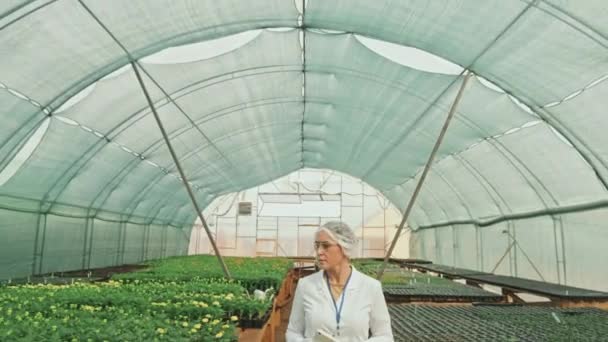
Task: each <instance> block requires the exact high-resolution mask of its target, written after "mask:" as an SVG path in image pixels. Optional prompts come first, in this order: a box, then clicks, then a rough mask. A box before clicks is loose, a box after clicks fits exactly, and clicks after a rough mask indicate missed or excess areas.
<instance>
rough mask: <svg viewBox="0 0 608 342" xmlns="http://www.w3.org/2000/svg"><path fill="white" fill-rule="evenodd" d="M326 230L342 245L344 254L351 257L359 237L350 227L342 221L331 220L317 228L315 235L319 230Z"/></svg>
mask: <svg viewBox="0 0 608 342" xmlns="http://www.w3.org/2000/svg"><path fill="white" fill-rule="evenodd" d="M321 231H324V232H326V233H327V234H328V235H329V236H330V237H331V239H332V240H334V242H336V243H337V244H338V245H340V246H341V247H342V250H343V251H344V254H345V255H346V256H347V257H349V258H350V255H351V252H352V250H353V247H354V246H355V244H356V243H357V237H356V236H355V233H354V232H353V230H352V229H350V227H349V226H348V225H347V224H346V223H343V222H340V221H329V222H327V223H325V224H324V225H322V226H321V228H319V230H317V232H316V233H315V237H316V236H317V235H318V234H319V232H321Z"/></svg>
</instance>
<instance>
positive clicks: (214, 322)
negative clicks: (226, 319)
mask: <svg viewBox="0 0 608 342" xmlns="http://www.w3.org/2000/svg"><path fill="white" fill-rule="evenodd" d="M219 322H220V320H219V319H214V320H213V322H211V324H213V325H216V324H218V323H219Z"/></svg>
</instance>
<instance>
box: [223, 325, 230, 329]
mask: <svg viewBox="0 0 608 342" xmlns="http://www.w3.org/2000/svg"><path fill="white" fill-rule="evenodd" d="M228 328H230V326H229V325H228V324H224V325H222V329H228Z"/></svg>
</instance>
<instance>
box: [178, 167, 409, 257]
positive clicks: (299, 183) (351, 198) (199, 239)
mask: <svg viewBox="0 0 608 342" xmlns="http://www.w3.org/2000/svg"><path fill="white" fill-rule="evenodd" d="M239 203H250V204H251V214H246V215H241V214H239V212H238V207H239ZM205 219H206V220H207V222H208V224H209V225H210V228H211V230H212V234H213V236H214V237H215V239H216V240H217V244H218V247H219V249H220V251H221V253H222V255H238V256H295V257H297V256H302V257H310V256H313V255H314V251H313V248H312V245H313V235H314V232H315V231H316V230H317V229H318V228H319V226H320V225H322V224H324V223H325V222H328V221H333V220H338V221H342V222H345V223H346V224H348V225H349V226H350V227H351V228H352V229H353V230H354V231H355V234H356V236H357V238H358V240H359V241H358V244H357V245H356V246H355V248H354V250H353V257H384V255H385V254H386V251H387V250H388V246H389V245H390V242H391V241H392V239H393V237H394V234H395V232H396V227H397V226H398V224H399V222H400V221H401V214H400V213H399V211H398V210H397V209H396V208H395V206H394V205H392V204H391V203H390V201H389V200H388V199H386V198H385V197H384V195H382V194H381V193H380V192H379V191H377V190H376V189H374V188H372V187H371V186H369V185H368V184H366V183H365V182H363V181H361V180H359V179H355V178H353V177H350V176H348V175H345V174H342V173H340V172H336V171H330V170H317V169H302V170H299V171H296V172H294V173H291V174H289V175H287V176H285V177H281V178H279V179H276V180H274V181H272V182H270V183H266V184H263V185H261V186H258V187H255V188H252V189H249V190H245V191H241V192H238V193H233V194H227V195H224V196H222V197H220V198H217V199H216V200H215V201H214V202H212V203H211V204H210V205H209V207H208V208H207V209H206V210H205ZM211 253H213V250H212V249H211V246H210V244H209V240H208V238H207V235H206V233H205V231H204V230H203V228H202V226H201V225H200V222H199V221H198V220H197V222H196V224H195V225H194V229H193V230H192V237H191V238H190V245H189V254H211ZM407 255H409V242H408V234H405V235H404V236H403V237H402V238H401V239H400V241H399V244H398V245H397V248H396V249H395V252H394V257H401V258H404V257H407Z"/></svg>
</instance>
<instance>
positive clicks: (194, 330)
mask: <svg viewBox="0 0 608 342" xmlns="http://www.w3.org/2000/svg"><path fill="white" fill-rule="evenodd" d="M197 331H198V330H196V329H194V328H192V329H190V333H191V334H194V333H196V332H197Z"/></svg>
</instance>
